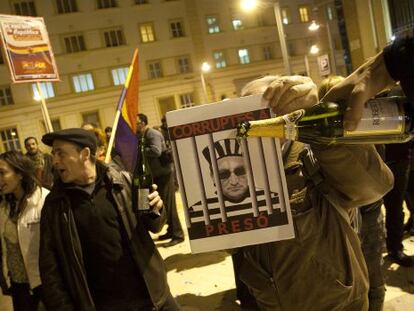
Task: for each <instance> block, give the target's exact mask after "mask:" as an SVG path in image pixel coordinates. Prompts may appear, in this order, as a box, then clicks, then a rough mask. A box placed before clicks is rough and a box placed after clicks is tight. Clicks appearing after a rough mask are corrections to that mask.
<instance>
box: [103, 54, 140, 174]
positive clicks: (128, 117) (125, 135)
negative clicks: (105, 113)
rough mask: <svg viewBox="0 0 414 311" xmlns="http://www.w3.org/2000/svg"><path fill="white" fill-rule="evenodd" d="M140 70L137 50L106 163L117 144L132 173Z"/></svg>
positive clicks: (135, 148) (127, 79)
mask: <svg viewBox="0 0 414 311" xmlns="http://www.w3.org/2000/svg"><path fill="white" fill-rule="evenodd" d="M138 69H139V65H138V49H135V51H134V56H133V58H132V63H131V66H130V67H129V71H128V76H127V78H126V80H125V84H124V87H123V89H122V92H121V96H120V98H119V101H118V107H117V111H116V115H115V121H114V125H113V127H112V128H113V130H112V133H111V138H110V140H109V146H108V151H107V155H106V158H105V162H108V161H109V154H110V152H111V149H112V146H113V145H114V143H115V150H116V152H117V154H119V155H120V157H121V159H122V162H123V163H124V165H125V167H126V169H127V170H128V171H130V172H132V171H133V170H134V167H135V162H136V158H137V144H138V139H137V137H136V129H137V114H138V87H139V83H138V73H139V70H138Z"/></svg>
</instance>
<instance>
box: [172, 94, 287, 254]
mask: <svg viewBox="0 0 414 311" xmlns="http://www.w3.org/2000/svg"><path fill="white" fill-rule="evenodd" d="M166 117H167V123H168V131H169V135H170V138H171V142H172V148H173V153H174V162H175V166H176V171H177V177H178V182H179V186H180V192H181V198H182V201H183V207H184V211H185V218H186V223H187V229H188V233H189V238H190V245H191V250H192V252H193V253H199V252H206V251H213V250H220V249H230V248H236V247H241V246H246V245H252V244H258V243H267V242H272V241H278V240H284V239H290V238H293V237H294V230H293V225H292V216H291V213H290V206H289V200H288V194H287V186H286V180H285V176H284V170H283V160H282V154H281V148H280V143H279V140H278V139H273V138H268V137H266V138H258V137H256V138H248V139H241V140H239V139H237V138H236V126H237V124H238V123H240V122H242V121H249V120H250V121H251V120H259V119H266V118H270V117H271V115H270V110H269V108H268V107H267V103H266V102H263V101H262V100H261V96H250V97H244V98H238V99H233V100H226V101H223V102H218V103H213V104H208V105H202V106H197V107H192V108H189V109H183V110H177V111H171V112H168V113H167V116H166Z"/></svg>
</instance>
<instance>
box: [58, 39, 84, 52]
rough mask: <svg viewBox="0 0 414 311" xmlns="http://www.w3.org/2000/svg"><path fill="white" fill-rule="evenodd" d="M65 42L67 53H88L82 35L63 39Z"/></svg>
mask: <svg viewBox="0 0 414 311" xmlns="http://www.w3.org/2000/svg"><path fill="white" fill-rule="evenodd" d="M63 39H64V41H65V48H66V53H76V52H80V51H86V47H85V41H84V40H83V36H82V35H73V36H68V37H64V38H63Z"/></svg>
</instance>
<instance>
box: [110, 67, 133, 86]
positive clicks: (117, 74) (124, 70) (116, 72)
mask: <svg viewBox="0 0 414 311" xmlns="http://www.w3.org/2000/svg"><path fill="white" fill-rule="evenodd" d="M128 71H129V67H121V68H115V69H112V70H111V73H112V80H113V81H114V85H123V84H124V83H125V80H126V78H127V76H128Z"/></svg>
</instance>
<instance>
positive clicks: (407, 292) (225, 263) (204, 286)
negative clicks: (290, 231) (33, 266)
mask: <svg viewBox="0 0 414 311" xmlns="http://www.w3.org/2000/svg"><path fill="white" fill-rule="evenodd" d="M177 202H178V203H179V204H178V211H179V215H180V220H181V223H182V225H183V227H185V221H184V213H183V208H182V205H181V199H180V197H179V194H177ZM406 214H407V213H406ZM162 233H165V229H164V231H162V232H161V234H162ZM155 238H156V236H154V239H155ZM164 243H165V242H157V241H156V244H157V245H158V246H159V247H158V249H159V251H160V253H161V255H162V256H163V258H164V260H165V263H166V267H167V273H168V281H169V284H170V288H171V292H172V294H173V296H174V297H176V299H177V301H178V302H179V304H180V305H181V306H182V310H183V311H214V310H224V311H240V308H239V306H238V304H237V302H236V301H235V297H236V292H235V283H234V275H233V265H232V261H231V256H230V255H228V254H227V253H226V252H224V251H215V252H209V253H202V254H194V255H193V254H191V251H190V246H189V243H188V237H187V236H186V240H185V242H183V243H180V244H177V245H175V246H173V247H169V248H165V247H163V246H162V244H164ZM404 246H405V249H406V252H407V254H409V255H412V256H414V237H409V236H407V237H405V239H404ZM384 255H385V254H384ZM383 269H384V275H385V279H386V288H387V292H386V296H385V307H384V311H412V310H414V267H412V268H404V267H400V266H399V265H397V264H395V263H391V262H390V261H389V260H388V259H387V258H386V257H385V258H384V267H383ZM0 310H1V311H12V308H11V303H10V298H8V297H4V296H2V295H1V294H0Z"/></svg>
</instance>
